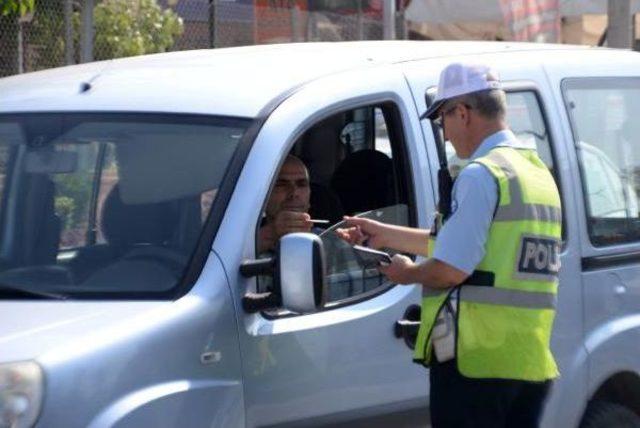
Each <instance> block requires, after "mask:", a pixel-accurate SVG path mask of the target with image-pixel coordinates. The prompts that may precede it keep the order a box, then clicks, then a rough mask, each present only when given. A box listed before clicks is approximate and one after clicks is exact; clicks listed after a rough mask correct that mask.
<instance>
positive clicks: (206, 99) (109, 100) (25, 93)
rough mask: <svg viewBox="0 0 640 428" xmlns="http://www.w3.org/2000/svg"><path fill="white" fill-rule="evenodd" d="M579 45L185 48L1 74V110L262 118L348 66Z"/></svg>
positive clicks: (414, 43) (412, 43)
mask: <svg viewBox="0 0 640 428" xmlns="http://www.w3.org/2000/svg"><path fill="white" fill-rule="evenodd" d="M576 49H579V50H584V49H588V48H587V47H579V46H567V45H549V44H535V43H500V42H424V41H367V42H340V43H335V42H333V43H299V44H281V45H258V46H249V47H239V48H227V49H209V50H195V51H180V52H171V53H163V54H154V55H145V56H138V57H131V58H123V59H117V60H110V61H103V62H94V63H89V64H81V65H75V66H68V67H62V68H56V69H51V70H45V71H40V72H35V73H27V74H24V75H18V76H13V77H8V78H4V79H0V99H2V102H1V103H0V112H26V111H147V112H188V113H197V114H217V115H229V116H239V117H256V116H258V115H259V113H260V111H261V110H262V109H263V108H264V107H265V106H266V105H267V104H268V103H269V102H270V101H271V100H273V99H275V98H276V97H278V96H280V95H282V94H284V93H286V92H288V91H290V90H292V89H294V88H296V87H298V86H300V85H303V84H304V83H305V82H309V81H311V80H315V79H318V78H320V77H322V76H326V75H328V74H333V73H337V72H341V71H346V70H353V69H356V68H362V67H371V66H374V65H379V64H394V63H400V62H405V61H416V60H420V59H428V58H436V57H447V56H452V55H465V54H482V53H502V52H514V51H553V50H576ZM87 84H88V85H87ZM89 85H90V88H89ZM168 100H170V101H168Z"/></svg>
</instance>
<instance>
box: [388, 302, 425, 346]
mask: <svg viewBox="0 0 640 428" xmlns="http://www.w3.org/2000/svg"><path fill="white" fill-rule="evenodd" d="M420 314H421V309H420V306H419V305H411V306H409V307H408V308H407V309H406V310H405V311H404V315H403V317H402V319H401V320H398V321H396V322H395V324H394V326H393V333H394V335H395V337H397V338H398V339H404V343H405V344H406V345H407V346H408V347H409V349H414V348H415V347H416V338H417V336H418V329H419V328H420Z"/></svg>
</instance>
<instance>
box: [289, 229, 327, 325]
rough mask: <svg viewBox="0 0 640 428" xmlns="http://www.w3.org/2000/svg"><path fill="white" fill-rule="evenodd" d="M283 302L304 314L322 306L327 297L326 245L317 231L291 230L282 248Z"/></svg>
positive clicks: (291, 308) (290, 308)
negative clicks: (315, 233) (296, 231)
mask: <svg viewBox="0 0 640 428" xmlns="http://www.w3.org/2000/svg"><path fill="white" fill-rule="evenodd" d="M278 262H279V263H278V264H279V275H278V276H279V279H280V293H281V295H282V306H284V308H286V309H288V310H290V311H293V312H297V313H300V314H305V313H310V312H315V311H317V310H318V309H320V308H322V306H323V305H324V299H325V295H326V293H325V272H326V267H325V266H326V265H325V260H324V249H323V247H322V240H320V238H319V237H318V236H317V235H314V234H313V233H291V234H289V235H285V236H283V237H282V239H280V247H279V250H278Z"/></svg>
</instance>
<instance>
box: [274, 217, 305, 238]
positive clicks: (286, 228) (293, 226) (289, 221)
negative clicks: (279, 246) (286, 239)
mask: <svg viewBox="0 0 640 428" xmlns="http://www.w3.org/2000/svg"><path fill="white" fill-rule="evenodd" d="M310 220H311V216H310V215H309V214H307V213H301V212H298V211H280V212H279V213H278V214H276V216H275V218H274V219H273V230H274V232H275V236H276V240H277V239H280V238H281V237H282V236H284V235H286V234H287V233H294V232H311V228H312V227H313V223H311V221H310Z"/></svg>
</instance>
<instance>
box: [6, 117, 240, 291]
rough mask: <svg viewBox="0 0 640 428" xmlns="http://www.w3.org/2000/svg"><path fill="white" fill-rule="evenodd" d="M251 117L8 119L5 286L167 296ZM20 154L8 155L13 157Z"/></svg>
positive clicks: (193, 243)
mask: <svg viewBox="0 0 640 428" xmlns="http://www.w3.org/2000/svg"><path fill="white" fill-rule="evenodd" d="M249 124H250V121H249V120H244V119H235V118H218V117H205V116H186V115H149V114H117V113H114V114H20V115H0V185H1V186H0V189H2V190H1V191H2V192H3V195H2V196H6V195H7V192H8V191H9V188H8V187H6V186H5V185H4V183H5V182H6V181H7V180H8V178H7V177H8V176H10V181H11V188H10V191H11V197H10V198H6V197H2V198H0V201H7V203H6V206H0V207H1V208H2V209H3V210H6V211H7V215H2V216H1V217H0V219H2V230H3V232H4V233H1V234H0V251H1V252H0V283H2V284H6V285H8V286H13V287H18V288H26V289H30V290H34V291H37V292H45V293H47V292H50V293H62V294H68V295H70V296H72V297H73V296H80V295H83V294H90V295H109V296H114V297H116V298H117V297H119V296H128V295H130V294H131V293H135V294H136V295H137V296H138V297H140V296H141V295H149V296H155V295H158V294H159V293H163V295H167V296H169V294H167V293H169V292H170V290H172V289H174V288H175V287H177V286H178V284H179V283H180V281H181V278H182V276H183V271H184V270H185V268H186V267H187V265H188V263H189V260H190V257H191V254H192V253H193V252H194V250H195V248H196V245H197V242H198V240H199V237H200V234H201V232H202V229H203V225H204V223H205V220H206V218H207V216H208V214H209V211H210V209H211V207H212V205H213V204H214V203H215V195H216V192H217V189H218V187H219V186H220V185H221V182H222V180H223V177H224V176H225V172H226V171H227V167H228V165H229V163H230V162H231V158H232V156H233V154H234V153H235V150H236V147H237V145H238V144H239V141H240V139H241V137H242V135H243V134H244V132H245V130H246V128H247V127H248V126H249ZM12 151H13V152H15V155H12V156H10V157H9V156H8V153H10V152H12Z"/></svg>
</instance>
